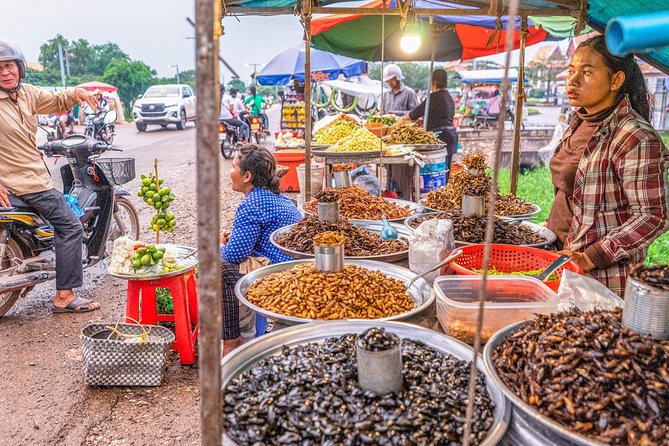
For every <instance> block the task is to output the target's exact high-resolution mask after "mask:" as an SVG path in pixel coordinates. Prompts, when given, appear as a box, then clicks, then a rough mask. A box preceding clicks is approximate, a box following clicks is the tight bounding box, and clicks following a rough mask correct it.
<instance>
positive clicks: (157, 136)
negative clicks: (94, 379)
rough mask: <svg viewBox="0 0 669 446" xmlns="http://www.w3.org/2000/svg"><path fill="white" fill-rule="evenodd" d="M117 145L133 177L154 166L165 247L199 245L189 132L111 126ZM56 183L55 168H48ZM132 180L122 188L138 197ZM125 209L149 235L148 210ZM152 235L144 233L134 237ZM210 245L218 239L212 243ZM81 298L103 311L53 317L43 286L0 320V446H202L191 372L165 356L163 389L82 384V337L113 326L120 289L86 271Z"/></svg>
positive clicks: (229, 209) (228, 217) (226, 198)
mask: <svg viewBox="0 0 669 446" xmlns="http://www.w3.org/2000/svg"><path fill="white" fill-rule="evenodd" d="M115 145H116V146H117V147H119V148H123V149H125V152H124V153H122V154H114V155H113V156H129V157H134V158H136V170H137V177H138V178H139V174H140V173H145V172H148V171H150V170H151V169H152V166H153V159H154V158H158V159H159V162H160V175H161V177H163V178H165V184H166V185H168V186H170V187H171V188H172V190H173V191H174V193H175V194H176V195H177V199H176V200H175V201H174V203H173V208H174V211H173V212H174V214H175V215H176V218H177V222H178V223H177V228H176V230H175V233H174V234H168V235H169V236H168V237H164V238H163V241H166V242H175V243H179V244H183V245H189V246H195V245H196V244H197V234H196V228H197V224H196V222H197V220H196V207H195V129H194V127H193V125H192V124H189V125H188V128H187V130H185V131H177V130H175V129H174V128H173V127H171V128H169V129H165V130H162V129H160V128H159V127H158V128H155V127H153V128H151V127H150V130H149V131H148V132H147V133H142V134H139V133H137V132H136V130H135V128H134V126H133V125H131V124H126V125H121V126H118V137H117V140H116V143H115ZM48 164H49V167H50V168H51V170H52V171H53V173H54V175H57V172H58V170H57V168H58V167H59V166H60V164H62V161H61V162H59V163H58V164H57V165H55V166H54V165H53V162H52V161H49V162H48ZM229 168H230V162H229V161H223V165H222V175H221V191H222V199H221V210H222V211H221V216H222V225H223V226H224V227H225V226H228V227H229V226H230V225H231V222H232V218H233V215H234V210H235V207H236V205H237V203H238V202H239V200H240V198H241V196H240V195H239V194H237V193H234V192H232V191H231V190H230V188H229V185H230V181H229V178H228V171H229ZM137 185H138V180H137V179H136V180H134V181H133V182H131V183H129V184H127V185H126V186H125V187H126V188H127V189H128V190H129V191H132V192H136V191H137ZM131 199H132V201H133V203H134V204H135V206H136V207H137V208H138V210H139V211H140V217H141V221H142V226H143V227H144V228H145V227H148V223H149V221H150V218H151V216H152V212H151V210H150V209H149V208H148V206H146V205H145V204H144V203H143V202H142V201H141V199H140V198H139V197H136V196H133V197H132V198H131ZM152 236H153V233H149V232H148V231H146V230H145V229H143V233H142V239H143V240H147V241H148V240H152ZM215 239H216V240H217V239H218V237H216V238H215ZM84 282H85V284H84V286H83V287H82V288H81V289H80V290H79V294H80V295H82V296H83V297H86V298H92V299H95V300H97V301H99V302H100V303H101V304H102V308H101V309H100V310H98V311H95V312H92V313H87V314H79V315H54V314H51V312H50V311H49V310H50V307H51V301H52V299H53V296H54V293H55V284H54V283H53V282H51V283H46V284H42V285H40V286H38V287H36V288H35V289H34V290H33V291H32V292H31V293H29V295H28V297H27V298H26V299H23V300H21V301H19V302H18V303H17V305H16V306H15V307H14V308H13V309H12V310H10V312H9V313H8V314H7V315H6V316H5V317H3V318H0V357H2V358H3V360H1V361H0V376H2V379H0V420H2V421H1V422H0V446H33V445H35V446H47V445H87V446H92V445H105V446H108V445H113V446H121V445H180V446H189V445H197V444H199V443H200V441H199V440H200V422H199V420H200V412H199V387H198V386H199V384H198V369H197V366H193V367H190V366H186V367H182V366H181V365H180V364H179V358H178V355H177V354H176V353H175V352H170V353H169V356H168V367H167V370H166V372H165V375H164V376H165V379H164V381H163V384H162V386H160V387H156V388H105V389H101V388H90V387H88V386H86V385H85V384H84V376H83V370H82V362H81V355H82V349H81V340H80V331H81V329H82V328H83V327H84V326H86V325H87V324H89V323H92V322H98V321H103V322H107V323H109V322H114V321H116V320H117V319H118V318H119V316H121V315H123V314H124V311H125V294H126V283H125V282H123V281H120V280H117V279H114V278H110V277H107V276H105V275H104V274H103V272H102V270H101V269H100V268H98V267H96V268H91V269H89V270H87V271H86V272H85V280H84Z"/></svg>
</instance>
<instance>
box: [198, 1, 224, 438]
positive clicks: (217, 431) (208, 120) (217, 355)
mask: <svg viewBox="0 0 669 446" xmlns="http://www.w3.org/2000/svg"><path fill="white" fill-rule="evenodd" d="M220 8H221V5H220V2H218V1H212V0H196V1H195V25H196V26H195V36H196V37H195V39H196V40H195V42H196V44H195V45H196V48H195V50H196V51H195V54H196V65H195V66H196V81H197V89H198V96H199V99H198V101H197V116H198V122H199V123H200V125H198V126H197V129H196V144H197V145H196V147H197V151H196V159H197V217H198V223H197V226H198V249H199V255H198V261H199V264H200V270H199V274H198V294H199V309H198V310H199V323H200V333H199V344H200V348H199V369H200V416H201V444H202V445H203V446H219V445H220V444H221V442H222V427H221V402H222V401H223V399H222V398H223V391H222V389H221V366H220V363H221V274H220V259H219V244H218V234H219V232H220V224H219V219H220V201H219V200H220V172H219V159H220V152H219V148H218V134H217V126H216V124H217V123H218V108H219V107H218V105H219V104H218V103H219V95H220V90H219V83H218V37H219V36H220V32H221V31H220V30H221V23H220V18H221V9H220Z"/></svg>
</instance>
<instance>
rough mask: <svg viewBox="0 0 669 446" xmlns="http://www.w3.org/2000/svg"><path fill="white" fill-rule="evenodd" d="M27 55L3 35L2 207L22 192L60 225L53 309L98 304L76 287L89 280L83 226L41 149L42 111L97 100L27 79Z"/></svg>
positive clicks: (56, 228)
mask: <svg viewBox="0 0 669 446" xmlns="http://www.w3.org/2000/svg"><path fill="white" fill-rule="evenodd" d="M25 76H26V60H25V58H24V57H23V54H22V53H21V51H20V50H19V49H18V48H17V47H16V46H14V45H12V44H11V43H9V42H7V41H4V40H0V207H9V206H10V201H9V194H13V195H16V196H19V197H20V198H21V199H22V200H23V201H25V202H26V203H28V204H29V205H30V206H32V207H33V208H35V209H36V210H37V211H38V212H39V213H40V214H41V215H42V216H43V217H45V218H46V219H47V220H49V223H51V225H52V226H53V228H54V232H55V240H54V246H55V251H56V290H57V291H56V297H55V299H54V302H53V312H55V313H72V312H85V311H92V310H97V309H98V308H100V304H99V303H97V302H92V301H90V300H87V299H84V298H81V297H77V296H76V295H75V294H74V292H73V291H72V290H73V289H74V288H77V287H80V286H81V285H82V283H83V262H82V250H81V244H82V239H83V229H82V226H81V223H80V222H79V219H77V218H76V217H75V215H74V213H73V212H72V211H71V210H70V208H69V206H68V204H67V202H66V201H65V198H64V197H63V194H61V193H60V192H58V191H57V190H56V189H54V188H53V183H52V181H51V175H50V174H49V171H48V170H47V168H46V164H45V163H44V159H43V158H42V153H41V152H40V151H39V150H37V141H36V138H35V133H36V132H37V115H38V114H50V113H65V112H67V111H68V110H69V109H71V108H72V107H73V106H74V105H75V104H77V103H80V102H82V101H85V102H87V103H88V104H89V105H91V107H93V108H94V109H96V108H97V102H96V100H95V98H94V97H93V95H92V94H91V93H90V92H87V91H86V90H84V89H82V88H74V89H71V88H70V89H67V90H64V91H61V92H58V93H55V92H52V91H48V90H43V89H41V88H39V87H35V86H32V85H29V84H24V83H22V79H24V78H25Z"/></svg>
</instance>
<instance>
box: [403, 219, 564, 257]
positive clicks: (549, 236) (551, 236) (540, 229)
mask: <svg viewBox="0 0 669 446" xmlns="http://www.w3.org/2000/svg"><path fill="white" fill-rule="evenodd" d="M437 212H444V211H437ZM433 214H434V213H433V212H423V213H422V214H416V215H412V216H411V217H407V219H406V220H405V221H404V226H405V227H406V228H407V229H409V230H410V231H412V232H413V231H415V228H413V227H412V226H411V224H412V223H413V222H414V221H415V220H417V219H419V218H423V217H429V216H430V215H433ZM507 220H508V219H507ZM517 224H518V225H520V226H524V227H526V228H529V229H531V230H532V231H534V232H537V233H539V235H541V236H542V237H543V238H544V239H545V240H546V241H544V242H541V243H534V244H531V245H519V246H527V247H530V248H543V247H545V246H548V245H550V244H552V243H553V242H554V241H555V240H557V234H555V232H553V231H551V230H550V229H548V228H547V227H546V226H542V225H538V224H536V223H532V222H531V221H519V222H517ZM455 244H456V245H457V246H467V245H477V244H478V243H469V242H463V241H460V240H456V241H455Z"/></svg>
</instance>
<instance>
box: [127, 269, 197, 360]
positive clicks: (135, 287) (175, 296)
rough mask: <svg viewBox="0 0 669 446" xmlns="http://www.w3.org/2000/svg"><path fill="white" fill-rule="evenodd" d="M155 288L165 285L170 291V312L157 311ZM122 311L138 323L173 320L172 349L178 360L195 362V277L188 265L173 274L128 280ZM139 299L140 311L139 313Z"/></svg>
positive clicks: (151, 323)
mask: <svg viewBox="0 0 669 446" xmlns="http://www.w3.org/2000/svg"><path fill="white" fill-rule="evenodd" d="M156 288H167V289H169V290H170V291H171V292H172V300H173V302H174V314H158V312H157V306H156ZM127 299H128V300H127V303H126V307H125V315H126V317H127V318H129V319H128V323H129V324H130V323H133V322H132V321H131V320H130V318H132V319H135V320H137V321H139V322H140V323H141V324H149V325H154V324H155V323H156V322H174V324H175V331H176V340H175V341H174V342H173V343H172V349H173V350H177V351H178V352H179V358H180V360H181V364H193V363H194V362H195V343H196V342H197V335H198V331H199V330H200V326H199V324H198V320H197V278H196V275H195V270H194V269H191V270H189V271H186V272H184V273H183V274H179V275H177V276H172V277H167V278H164V279H158V280H129V281H128V296H127ZM140 302H141V314H140Z"/></svg>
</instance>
